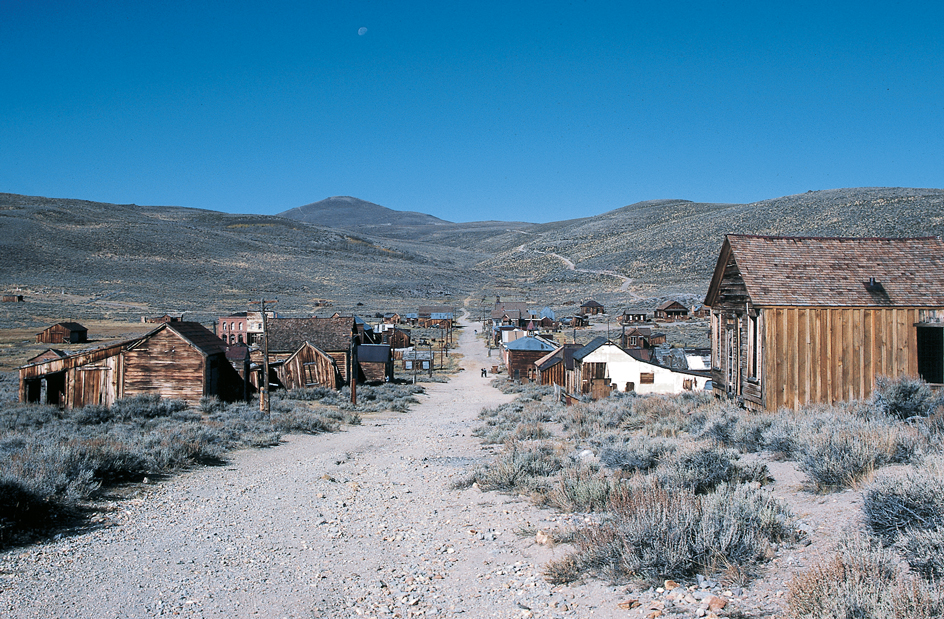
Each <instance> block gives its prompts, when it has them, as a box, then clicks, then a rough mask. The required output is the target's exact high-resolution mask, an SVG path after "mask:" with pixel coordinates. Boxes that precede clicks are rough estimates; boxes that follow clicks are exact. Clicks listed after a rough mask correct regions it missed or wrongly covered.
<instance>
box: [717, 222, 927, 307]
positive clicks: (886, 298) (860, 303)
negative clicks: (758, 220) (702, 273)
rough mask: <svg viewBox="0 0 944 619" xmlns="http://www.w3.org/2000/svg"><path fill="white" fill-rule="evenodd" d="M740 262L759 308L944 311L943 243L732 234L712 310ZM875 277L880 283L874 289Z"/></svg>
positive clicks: (720, 266) (922, 239) (720, 267)
mask: <svg viewBox="0 0 944 619" xmlns="http://www.w3.org/2000/svg"><path fill="white" fill-rule="evenodd" d="M732 257H733V259H734V261H735V263H736V265H737V268H738V270H739V272H740V275H741V278H742V279H743V281H744V285H745V287H746V288H747V293H748V295H750V297H751V300H752V301H753V303H754V304H755V305H759V306H825V305H828V306H838V307H876V306H877V307H882V306H893V307H894V306H900V307H944V242H942V241H941V239H940V237H920V238H834V237H776V236H754V235H740V234H729V235H727V236H726V237H725V240H724V243H723V245H722V247H721V255H720V256H719V257H718V263H717V266H716V267H715V273H714V277H712V280H711V285H710V286H709V288H708V294H707V295H706V297H705V304H706V305H708V306H712V305H714V303H715V302H717V297H718V296H719V289H720V284H721V280H722V279H723V277H724V274H725V269H726V267H727V265H728V263H729V262H730V260H731V258H732ZM869 278H875V281H876V282H877V285H876V286H874V287H870V286H868V282H869Z"/></svg>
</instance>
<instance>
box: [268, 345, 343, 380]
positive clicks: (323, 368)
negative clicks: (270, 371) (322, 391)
mask: <svg viewBox="0 0 944 619" xmlns="http://www.w3.org/2000/svg"><path fill="white" fill-rule="evenodd" d="M277 371H278V375H279V380H280V381H281V382H282V384H283V385H285V388H286V389H305V388H311V387H327V388H329V389H338V388H339V387H340V386H341V380H342V378H341V372H340V370H339V368H338V365H337V363H336V362H335V360H334V359H333V358H332V357H331V356H330V355H328V354H326V353H325V352H324V351H321V350H319V349H318V348H316V347H314V346H312V345H311V344H309V343H307V342H306V343H305V344H304V345H303V346H302V347H301V348H300V349H299V350H298V351H296V352H295V354H294V355H292V356H291V357H289V358H288V359H286V360H285V363H283V364H282V365H281V366H280V367H279V368H278V370H277Z"/></svg>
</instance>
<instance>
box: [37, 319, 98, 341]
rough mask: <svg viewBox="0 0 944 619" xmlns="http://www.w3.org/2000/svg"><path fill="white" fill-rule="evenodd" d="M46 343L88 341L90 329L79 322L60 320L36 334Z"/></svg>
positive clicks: (38, 339)
mask: <svg viewBox="0 0 944 619" xmlns="http://www.w3.org/2000/svg"><path fill="white" fill-rule="evenodd" d="M36 341H37V342H42V343H44V344H81V343H83V342H88V329H86V328H85V327H83V326H82V325H80V324H79V323H77V322H60V323H57V324H54V325H53V326H51V327H48V328H46V329H44V330H43V331H40V332H39V333H37V334H36Z"/></svg>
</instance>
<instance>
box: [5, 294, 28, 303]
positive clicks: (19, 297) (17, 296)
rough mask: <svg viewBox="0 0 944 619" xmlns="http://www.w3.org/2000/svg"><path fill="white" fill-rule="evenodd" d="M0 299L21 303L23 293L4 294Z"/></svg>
mask: <svg viewBox="0 0 944 619" xmlns="http://www.w3.org/2000/svg"><path fill="white" fill-rule="evenodd" d="M0 301H2V302H3V303H22V302H23V295H21V294H5V295H3V296H2V298H0Z"/></svg>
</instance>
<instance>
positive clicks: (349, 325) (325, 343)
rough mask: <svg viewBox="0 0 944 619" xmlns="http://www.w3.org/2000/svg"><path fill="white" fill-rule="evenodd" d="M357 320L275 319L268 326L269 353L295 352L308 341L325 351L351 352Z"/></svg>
mask: <svg viewBox="0 0 944 619" xmlns="http://www.w3.org/2000/svg"><path fill="white" fill-rule="evenodd" d="M354 324H355V323H354V318H352V317H351V316H346V317H345V316H339V317H337V318H334V317H332V318H272V319H270V320H268V321H267V324H266V327H267V328H268V333H267V334H266V335H267V337H268V339H269V352H295V351H296V350H298V349H299V348H301V346H302V344H304V343H305V342H311V344H312V346H315V347H316V348H320V349H321V350H323V351H326V352H337V351H348V350H349V349H350V348H351V335H352V333H353V330H354Z"/></svg>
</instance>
